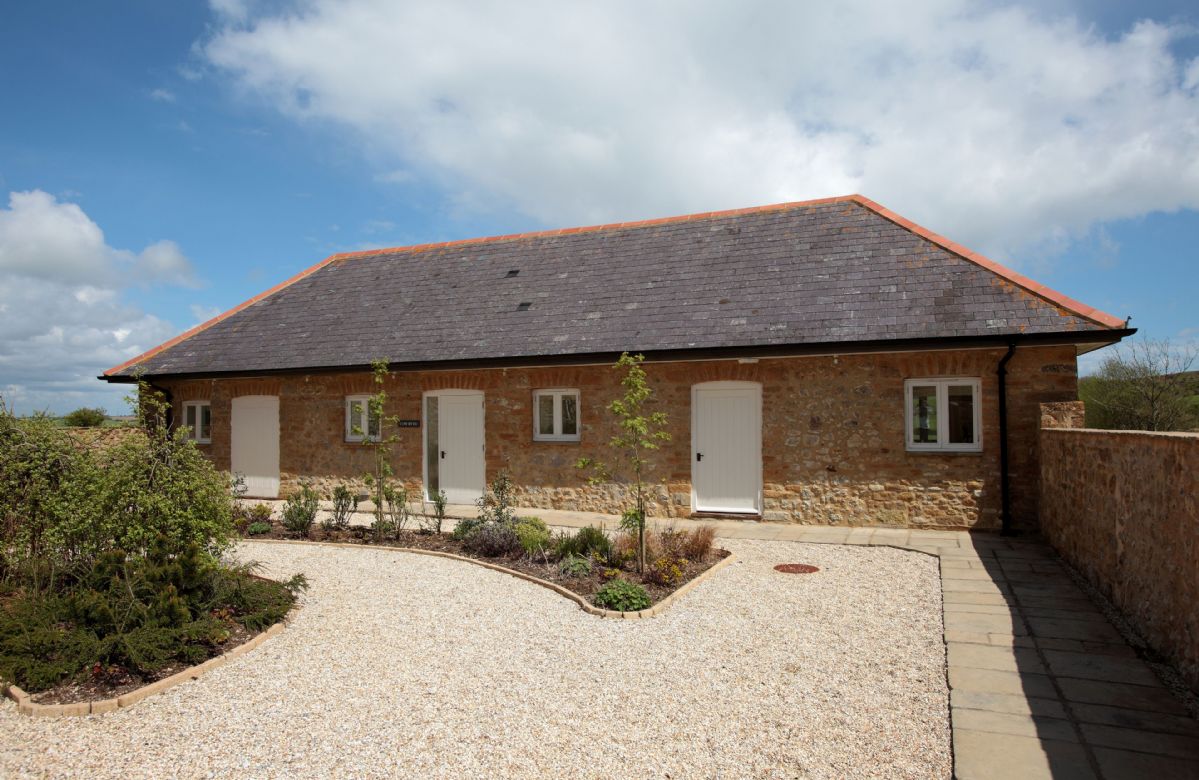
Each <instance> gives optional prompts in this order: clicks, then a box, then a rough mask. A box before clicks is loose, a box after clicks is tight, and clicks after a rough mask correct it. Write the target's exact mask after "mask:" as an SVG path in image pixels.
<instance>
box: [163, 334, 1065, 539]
mask: <svg viewBox="0 0 1199 780" xmlns="http://www.w3.org/2000/svg"><path fill="white" fill-rule="evenodd" d="M1003 353H1004V350H1003V349H977V350H945V351H930V352H910V353H881V354H870V355H841V356H812V357H798V358H779V359H762V360H760V361H759V362H757V363H749V364H742V363H739V362H737V361H735V360H723V361H697V362H672V363H652V364H647V366H646V368H647V371H648V374H649V380H650V383H651V384H652V385H653V387H654V389H655V391H656V393H657V396H658V399H659V400H660V402H661V407H660V408H662V409H663V410H665V411H666V412H667V413H668V415H669V419H670V432H671V434H672V437H673V438H672V441H670V442H669V443H667V444H665V445H664V446H663V447H662V449H661V451H660V452H658V453H657V454H655V455H654V457H653V461H654V464H653V468H652V469H651V473H650V475H649V482H650V484H651V485H652V487H651V493H652V494H653V499H654V500H653V505H652V506H651V507H650V509H651V512H652V513H653V514H654V515H656V516H667V517H686V516H688V515H690V513H691V457H692V455H691V388H692V386H693V385H695V384H697V383H700V382H709V381H722V380H742V381H751V382H757V383H760V384H761V387H762V476H763V485H762V489H763V518H764V519H766V520H772V521H780V522H797V523H810V524H828V525H895V526H905V527H925V528H942V527H944V528H997V527H998V526H999V504H1000V500H999V487H998V485H999V446H998V435H999V432H998V412H997V410H998V396H997V393H998V386H997V379H996V374H995V370H996V366H997V364H998V362H999V360H1000V358H1001V357H1002V356H1003ZM941 376H944V377H979V378H981V380H982V398H981V403H982V436H983V450H982V452H981V453H935V452H908V451H907V450H906V449H905V446H904V395H903V386H904V380H905V379H909V378H915V377H941ZM161 384H164V385H166V386H168V387H169V388H170V389H171V391H172V394H173V396H174V398H173V400H174V401H175V402H176V403H181V402H182V401H184V400H199V399H207V400H209V401H210V402H211V404H212V443H211V444H208V445H204V449H205V450H206V451H207V452H208V453H209V455H210V457H212V459H213V460H214V461H215V462H216V464H217V465H218V466H219V467H221V468H228V467H229V415H230V402H231V399H232V398H234V397H236V396H238V395H254V394H274V393H277V394H278V395H279V396H280V427H281V441H280V467H281V471H282V474H281V477H282V480H283V487H284V491H285V492H286V491H287V490H288V489H292V488H294V486H295V485H296V484H297V481H298V480H299V479H300V478H306V479H311V480H313V481H314V482H315V483H316V484H317V485H318V486H319V487H320V488H321V489H322V490H323V491H328V490H329V489H331V488H332V486H333V485H335V484H337V483H340V482H346V483H359V484H360V481H361V476H362V475H363V474H365V473H366V471H367V470H368V468H369V467H370V463H371V455H370V453H369V452H368V451H366V449H365V448H364V447H362V446H361V445H358V444H351V443H347V442H346V441H345V435H344V426H345V408H344V398H345V396H346V395H352V394H357V393H368V392H371V391H372V384H371V377H370V375H369V374H368V373H366V372H361V373H356V374H319V375H317V374H313V375H303V374H296V375H291V376H283V377H272V378H270V379H215V380H193V381H186V382H174V383H166V382H163V383H161ZM451 388H458V389H473V390H482V391H483V392H484V393H485V398H486V401H485V437H486V446H487V450H486V452H487V455H486V470H487V476H488V478H489V479H490V478H491V477H493V476H494V475H495V474H497V473H499V472H500V471H501V470H506V471H508V472H509V473H510V474H511V475H512V477H513V479H514V480H515V481H516V482H517V484H518V485H519V491H520V496H519V500H520V502H521V504H522V505H524V506H532V507H547V508H555V509H568V510H580V511H597V512H607V513H615V512H619V511H620V509H621V508H622V507H623V505H624V499H625V488H624V487H622V486H619V485H617V486H592V485H588V484H587V482H586V479H585V478H584V475H583V474H581V473H579V472H578V471H577V470H576V469H575V468H574V464H575V462H576V461H577V460H578V459H579V458H580V457H584V456H586V457H593V458H599V459H608V458H610V457H611V453H610V450H609V448H608V447H607V442H608V441H609V440H610V439H611V437H612V435H613V434H614V433H615V427H614V425H613V422H612V420H611V417H610V415H609V413H608V412H607V411H606V409H605V407H606V405H607V404H608V403H609V402H610V401H611V399H613V398H614V397H616V396H618V395H619V393H620V391H621V388H620V385H619V375H618V373H617V372H616V371H615V370H614V369H613V368H612V367H611V366H607V365H597V366H579V367H564V368H510V369H485V370H472V371H445V372H403V371H397V372H395V373H393V374H392V375H391V376H390V377H389V378H388V381H387V384H386V389H387V393H388V396H389V397H388V408H387V414H388V415H395V416H397V417H400V418H403V419H421V418H422V414H421V399H422V394H423V393H424V392H427V391H431V390H440V389H451ZM539 388H577V389H578V390H579V391H580V413H579V422H580V427H581V440H580V441H578V442H534V441H533V409H532V401H533V398H532V393H533V390H535V389H539ZM1008 394H1009V395H1008V404H1009V429H1010V436H1011V439H1010V441H1011V474H1012V485H1013V492H1012V497H1013V508H1014V517H1015V520H1016V522H1017V525H1018V526H1025V527H1031V526H1032V525H1034V524H1035V521H1036V506H1037V486H1038V481H1037V474H1038V473H1039V467H1038V464H1037V447H1036V443H1037V439H1036V437H1037V430H1038V428H1039V424H1040V404H1041V403H1045V402H1053V401H1068V400H1072V399H1074V398H1076V397H1077V386H1076V375H1075V356H1074V349H1073V347H1069V346H1066V347H1037V348H1021V349H1019V350H1017V352H1016V355H1015V357H1014V358H1013V360H1012V361H1011V363H1009V365H1008ZM396 434H397V435H398V436H399V441H398V442H397V443H396V444H395V445H394V448H393V459H392V461H393V463H392V465H393V468H394V470H395V473H396V475H397V476H398V477H400V478H402V480H403V481H404V482H405V483H406V484H407V485H408V487H409V488H410V489H411V490H413V491H414V492H415V494H416V495H419V491H420V487H421V475H422V464H421V458H422V438H421V437H422V436H423V435H424V429H423V424H422V427H421V428H401V429H399V430H398V431H396Z"/></svg>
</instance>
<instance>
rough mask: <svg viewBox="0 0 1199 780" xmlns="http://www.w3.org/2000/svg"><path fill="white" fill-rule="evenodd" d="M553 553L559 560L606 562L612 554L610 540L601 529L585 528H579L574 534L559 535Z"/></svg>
mask: <svg viewBox="0 0 1199 780" xmlns="http://www.w3.org/2000/svg"><path fill="white" fill-rule="evenodd" d="M554 553H555V555H557V557H559V558H569V557H571V556H574V557H579V558H590V557H592V556H594V557H596V558H599V559H600V560H606V559H607V558H608V557H609V556H610V555H611V553H612V540H611V539H609V538H608V535H607V534H606V533H604V531H603V529H602V528H596V527H595V526H591V525H589V526H587V527H585V528H580V529H579V530H578V531H576V532H575V533H574V534H566V533H564V534H561V535H559V537H558V539H557V543H556V544H555V545H554Z"/></svg>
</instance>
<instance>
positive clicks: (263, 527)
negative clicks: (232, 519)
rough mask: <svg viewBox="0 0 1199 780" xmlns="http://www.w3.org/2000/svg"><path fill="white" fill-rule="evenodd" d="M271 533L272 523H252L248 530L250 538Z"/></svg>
mask: <svg viewBox="0 0 1199 780" xmlns="http://www.w3.org/2000/svg"><path fill="white" fill-rule="evenodd" d="M270 532H271V524H270V523H250V525H249V527H248V528H246V533H248V534H249V535H250V536H262V535H263V534H269V533H270Z"/></svg>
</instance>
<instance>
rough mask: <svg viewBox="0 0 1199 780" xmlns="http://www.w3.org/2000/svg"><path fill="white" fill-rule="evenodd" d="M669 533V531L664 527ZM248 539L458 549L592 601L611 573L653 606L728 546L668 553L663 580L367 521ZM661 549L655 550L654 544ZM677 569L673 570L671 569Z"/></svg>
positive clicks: (628, 564)
mask: <svg viewBox="0 0 1199 780" xmlns="http://www.w3.org/2000/svg"><path fill="white" fill-rule="evenodd" d="M667 533H668V534H669V533H674V532H671V531H668V532H667ZM647 535H649V537H650V549H651V550H653V549H654V548H655V547H659V546H660V544H661V540H660V537H661V532H655V531H647ZM680 535H681V534H680ZM246 538H247V539H250V540H253V539H278V540H298V541H313V542H337V543H349V544H362V545H364V546H372V547H392V548H408V549H415V550H429V551H432V552H441V553H449V554H452V555H458V556H461V557H464V558H470V559H472V560H477V561H481V562H484V563H489V564H492V565H496V566H502V567H504V568H506V569H512V570H513V571H517V572H520V573H521V574H525V575H528V576H530V577H535V578H537V579H540V580H545V581H547V582H551V583H553V584H554V585H557V586H559V587H561V588H565V589H566V590H569V591H571V592H573V593H575V594H577V595H579V596H581V597H582V598H583V599H584V600H585V601H586V602H587V603H588V604H594V603H595V596H596V593H597V592H598V591H599V590H600V589H601V588H602V587H604V585H606V584H608V583H609V582H611V581H612V580H614V579H627V580H635V581H636V582H637V584H639V585H641V586H642V587H643V588H644V589H645V592H646V594H647V595H648V596H649V599H650V604H649V605H648V606H653V605H655V604H658V603H660V602H661V601H663V600H664V599H666V598H667V597H669V596H670V594H672V593H674V592H675V591H677V590H679V589H680V588H682V587H683V586H685V585H686V584H687V583H688V582H691V581H692V580H694V579H695V578H696V577H699V576H700V575H701V574H703V573H704V572H706V571H708V570H709V569H711V568H712V567H713V566H715V565H716V564H718V563H720V561H722V560H724V559H725V558H726V557H727V556H728V555H729V552H728V550H724V549H721V548H717V547H709V549H708V550H707V552H706V553H705V554H704V555H703V556H702V557H699V558H698V559H696V560H689V559H686V558H681V557H674V556H672V557H671V560H670V565H671V566H672V567H673V569H672V570H671V571H670V573H669V576H668V579H669V581H668V582H663V581H661V580H660V579H658V580H655V579H654V578H653V577H652V575H651V579H648V580H646V579H642V578H641V577H639V576H638V575H637V573H636V571H635V564H634V561H633V560H632V559H631V558H628V559H626V560H625V561H624V562H623V565H622V566H620V567H619V568H617V567H612V566H605V565H604V563H605V562H604V561H600V560H596V559H592V562H591V566H590V572H589V573H585V574H577V573H576V574H568V573H564V572H563V571H562V569H561V566H560V564H561V560H554V556H553V554H552V552H551V551H549V550H546V551H545V552H544V553H542V554H541V555H528V554H524V553H523V552H522V553H515V554H509V555H498V556H485V555H479V554H477V553H475V552H474V551H472V550H471V549H470V548H469V547H468V545H467V543H466V542H465V540H462V539H455V538H453V536H451V535H450V534H446V533H434V532H431V531H422V530H411V529H405V530H403V531H400V532H398V533H395V534H393V535H389V536H388V537H387V538H383V539H380V538H378V536H377V535H376V534H375V533H374V532H373V531H372V530H371V529H370V528H369V527H366V526H350V527H349V528H346V529H343V530H330V529H323V528H321V527H319V526H314V527H313V528H312V529H311V531H310V532H309V534H308V535H307V536H306V537H301V538H297V536H296V535H295V534H291V533H288V532H287V531H286V530H284V528H283V527H282V526H281V525H280V524H279V523H278V522H272V523H271V530H270V531H269V532H267V533H262V534H255V535H249V536H247V537H246ZM659 552H660V550H659ZM661 557H662V556H657V558H655V556H654V555H653V554H651V555H650V556H649V558H650V566H651V567H652V565H653V563H654V562H656V560H660V559H661ZM675 569H677V574H676V573H675Z"/></svg>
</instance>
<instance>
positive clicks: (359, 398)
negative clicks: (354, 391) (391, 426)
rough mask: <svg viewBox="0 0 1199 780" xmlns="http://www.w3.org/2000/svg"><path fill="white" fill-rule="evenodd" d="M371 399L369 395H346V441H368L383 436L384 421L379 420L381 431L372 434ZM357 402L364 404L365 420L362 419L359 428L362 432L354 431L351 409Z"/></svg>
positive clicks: (376, 439) (377, 439)
mask: <svg viewBox="0 0 1199 780" xmlns="http://www.w3.org/2000/svg"><path fill="white" fill-rule="evenodd" d="M370 400H371V397H370V396H369V395H347V396H346V404H345V405H346V415H345V416H346V441H348V442H366V441H379V440H380V439H381V438H382V436H383V421H382V420H380V421H379V431H378V433H376V434H375V435H373V436H372V435H371V434H370V413H371V412H370V409H371V406H370ZM355 403H361V404H362V411H363V416H364V417H365V419H364V420H362V421H361V423H360V425H359V429H360V430H361V431H362V433H356V432H355V431H354V419H353V416H352V412H351V410H352V409H353V408H354V404H355Z"/></svg>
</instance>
